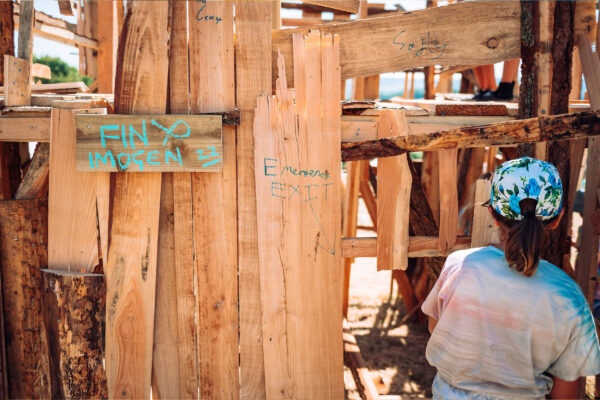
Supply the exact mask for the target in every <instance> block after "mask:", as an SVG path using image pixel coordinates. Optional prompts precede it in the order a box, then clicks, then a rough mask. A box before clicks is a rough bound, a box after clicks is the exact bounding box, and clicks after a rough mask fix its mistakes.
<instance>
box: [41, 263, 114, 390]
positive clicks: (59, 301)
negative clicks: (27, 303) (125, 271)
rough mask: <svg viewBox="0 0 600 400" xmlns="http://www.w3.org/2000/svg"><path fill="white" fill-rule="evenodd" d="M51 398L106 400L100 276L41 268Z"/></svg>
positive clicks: (102, 279) (102, 281)
mask: <svg viewBox="0 0 600 400" xmlns="http://www.w3.org/2000/svg"><path fill="white" fill-rule="evenodd" d="M42 272H43V273H42V276H43V284H44V291H43V294H42V299H43V301H42V304H43V314H44V327H45V331H46V340H47V343H48V350H49V357H50V365H51V374H50V377H51V380H52V385H51V387H52V398H61V399H63V398H67V399H69V398H84V399H105V398H106V396H107V391H106V375H105V373H104V366H103V360H104V345H103V342H104V337H103V325H104V312H105V310H104V306H105V300H106V299H105V292H104V277H103V276H102V275H101V274H82V273H78V272H67V271H53V270H48V269H44V270H42Z"/></svg>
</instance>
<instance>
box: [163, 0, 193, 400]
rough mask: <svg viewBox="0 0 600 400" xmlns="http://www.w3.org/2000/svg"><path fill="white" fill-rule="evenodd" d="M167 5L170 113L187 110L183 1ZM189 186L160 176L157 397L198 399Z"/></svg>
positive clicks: (176, 176) (187, 177) (187, 178)
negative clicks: (168, 11)
mask: <svg viewBox="0 0 600 400" xmlns="http://www.w3.org/2000/svg"><path fill="white" fill-rule="evenodd" d="M169 7H170V19H171V22H170V26H171V39H170V50H169V111H170V113H172V114H189V72H188V71H189V67H188V29H187V25H188V17H187V2H184V1H170V2H169ZM191 190H192V188H191V174H189V173H172V174H171V173H169V174H166V173H165V174H163V182H162V191H161V216H160V221H161V224H160V228H159V229H160V231H159V252H158V255H159V258H158V266H157V270H158V273H157V277H158V278H157V283H156V307H157V309H156V315H155V320H154V334H155V344H154V355H153V372H152V394H153V397H157V398H165V399H171V398H186V399H189V398H197V397H198V367H197V343H196V324H195V321H196V306H195V286H196V282H195V275H194V259H193V257H194V254H193V245H194V244H193V235H192V201H191V197H192V191H191ZM163 221H164V223H163ZM167 365H168V366H169V367H168V368H166V366H167ZM166 369H169V370H166Z"/></svg>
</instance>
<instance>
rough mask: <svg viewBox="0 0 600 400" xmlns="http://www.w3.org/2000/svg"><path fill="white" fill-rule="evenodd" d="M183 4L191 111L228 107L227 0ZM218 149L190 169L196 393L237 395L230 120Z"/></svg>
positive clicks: (231, 98) (230, 50)
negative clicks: (207, 164) (198, 168)
mask: <svg viewBox="0 0 600 400" xmlns="http://www.w3.org/2000/svg"><path fill="white" fill-rule="evenodd" d="M189 6H190V9H189V27H190V28H189V29H190V42H189V46H190V51H189V54H190V85H191V87H190V92H191V111H192V113H202V112H218V111H227V110H232V109H233V108H234V106H235V86H234V82H235V72H234V47H233V2H229V1H228V2H206V4H204V3H202V2H194V3H189ZM211 17H214V18H215V19H214V20H211V19H210V18H211ZM217 18H218V19H219V22H218V23H217ZM207 65H210V66H211V68H206V66H207ZM223 151H224V153H223V171H222V172H220V173H214V174H198V173H193V174H192V195H193V204H194V210H193V212H194V247H195V248H194V254H195V263H194V265H195V268H196V276H197V282H198V293H201V296H202V301H200V302H199V304H198V307H199V339H198V341H199V346H198V348H199V355H198V357H199V366H200V371H199V372H200V397H202V398H219V399H220V398H227V399H237V398H239V355H238V345H239V334H238V295H237V287H238V286H237V285H238V277H237V272H238V271H237V270H238V268H237V262H238V260H237V196H236V191H237V188H236V168H237V166H236V134H235V129H234V128H233V127H224V128H223Z"/></svg>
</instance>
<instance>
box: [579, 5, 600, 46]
mask: <svg viewBox="0 0 600 400" xmlns="http://www.w3.org/2000/svg"><path fill="white" fill-rule="evenodd" d="M573 23H574V24H575V31H574V37H575V38H577V35H585V37H586V38H587V40H588V41H589V42H590V43H591V42H595V41H596V29H597V28H596V3H595V2H593V1H577V2H576V3H575V16H574V17H573Z"/></svg>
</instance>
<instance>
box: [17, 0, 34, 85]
mask: <svg viewBox="0 0 600 400" xmlns="http://www.w3.org/2000/svg"><path fill="white" fill-rule="evenodd" d="M33 3H34V2H33V0H31V1H23V2H22V3H20V8H19V38H18V40H19V43H18V46H17V51H18V53H17V54H18V56H19V58H20V59H22V60H25V61H27V62H28V63H30V64H31V60H32V59H33V25H34V22H35V9H34V8H33ZM28 82H29V80H28Z"/></svg>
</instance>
